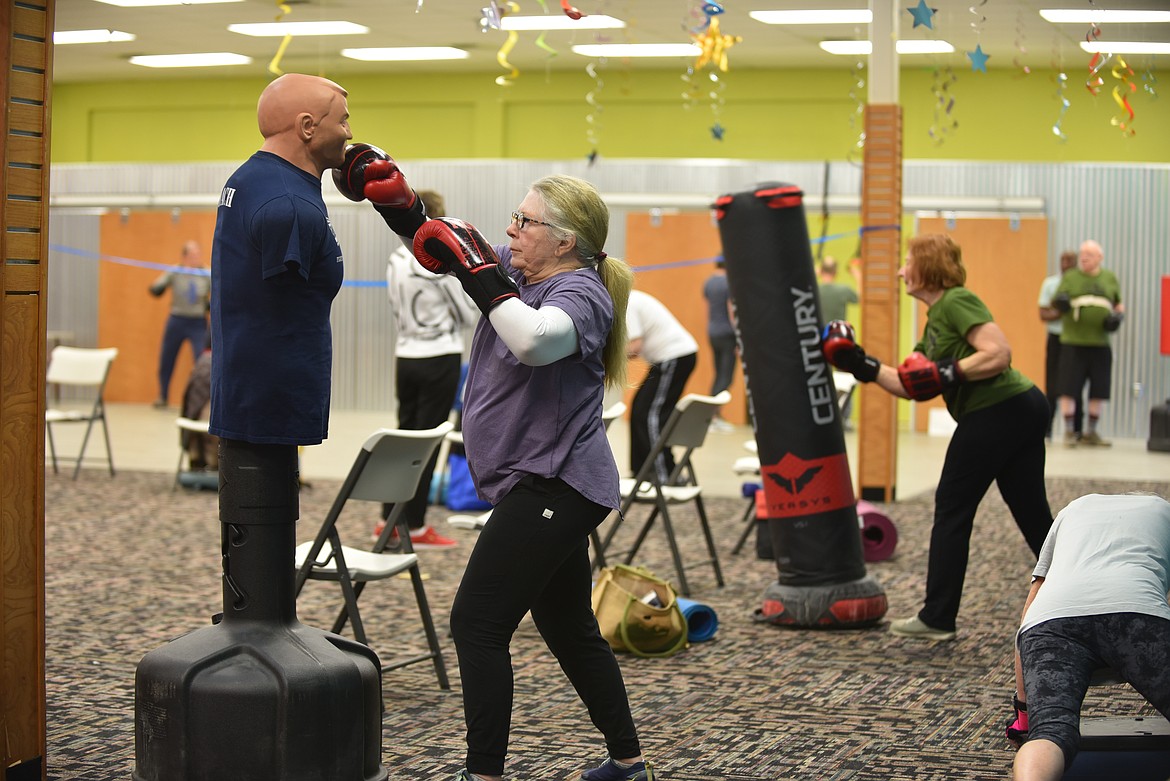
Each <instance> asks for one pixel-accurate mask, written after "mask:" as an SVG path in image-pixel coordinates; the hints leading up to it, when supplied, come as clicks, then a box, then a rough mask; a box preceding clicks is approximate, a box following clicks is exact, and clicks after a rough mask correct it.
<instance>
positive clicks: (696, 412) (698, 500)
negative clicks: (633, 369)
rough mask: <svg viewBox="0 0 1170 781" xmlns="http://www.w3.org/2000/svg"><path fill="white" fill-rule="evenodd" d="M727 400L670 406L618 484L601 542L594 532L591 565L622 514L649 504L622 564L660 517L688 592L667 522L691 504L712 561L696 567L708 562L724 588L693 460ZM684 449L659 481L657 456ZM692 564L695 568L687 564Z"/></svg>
mask: <svg viewBox="0 0 1170 781" xmlns="http://www.w3.org/2000/svg"><path fill="white" fill-rule="evenodd" d="M730 401H731V394H730V393H728V392H727V391H721V392H720V393H719V395H718V396H701V395H698V394H695V393H689V394H687V395H686V396H683V397H682V398H681V399H679V401H678V403H677V404H675V405H674V411H673V412H671V413H670V417H669V418H668V419H667V421H666V425H665V426H664V427H663V429H662V433H661V434H660V435H659V436H658V441H657V442H655V443H654V446H653V447H652V448H651V449H650V453H649V455H647V456H646V460H645V461H644V462H643V463H642V465H641V466H640V467H639V468H638V471H637V473H636V474H635V475H634V477H633V478H629V479H623V480H622V481H621V494H622V503H621V508H620V511H619V512H618V513H617V515H616V516H615V517H614V520H613V523H612V524H611V525H610V527H609V529H608V531H607V533H606V536H605V539H604V540H600V539H599V535H598V534H597V532H596V531H594V532H593V544H594V548H595V550H596V551H597V554H596V556H595V558H594V566H595V567H604V566H605V550H606V549H607V548H608V547H609V544H610V542H612V541H613V538H614V535H615V534H616V533H617V530H618V529H619V528H620V527H621V525H622V522H623V520H624V518H625V516H626V512H627V511H628V510H629V509H630V507H631V506H632V505H634V504H648V505H651V506H652V508H653V509H652V510H651V511H650V516H649V517H648V518H647V519H646V521H645V522H644V523H643V524H642V528H641V530H640V531H639V532H638V536H637V538H636V539H635V540H634V544H633V546H632V547H631V548H630V549H629V550H628V551H626V564H629V563H631V562H632V561H633V559H634V556H635V555H637V553H638V549H639V548H640V547H641V546H642V543H643V541H645V539H646V535H647V534H648V533H649V532H650V527H651V526H653V525H654V521H655V520H656V519H657V518H658V517H659V516H662V528H663V529H665V530H666V539H667V542H668V544H669V545H670V555H671V558H672V559H673V560H674V568H675V571H676V572H677V573H678V584H679V592H680V593H682V594H684V595H685V594H689V593H690V586H689V585H688V584H687V576H686V571H685V568H684V565H683V561H682V555H681V554H680V553H679V549H678V541H677V539H676V538H675V534H674V524H673V523H672V521H671V519H670V511H669V509H668V508H669V507H670V506H671V505H681V504H693V505H694V506H695V511H696V512H697V513H698V516H699V528H700V529H701V530H702V532H703V537H704V539H705V540H706V543H707V552H708V553H709V554H710V556H711V558H710V559H708V560H707V561H703V562H696V564H710V565H711V566H712V568H713V569H714V570H715V582H716V583H717V584H718V585H719V586H722V585H723V571H722V569H720V567H719V554H718V553H717V552H716V550H715V540H714V539H713V538H712V536H711V525H710V524H709V523H708V522H707V511H706V509H705V508H704V507H703V488H702V486H700V485H699V482H698V479H697V477H696V475H695V467H694V462H693V460H692V456H693V455H694V452H695V450H696V449H697V448H699V447H701V446H702V445H703V442H704V441H706V438H707V430H708V428H709V427H710V425H711V419H712V418H713V417H715V414H716V413H717V412H718V411H719V409H720V407H722V406H723V405H725V404H727V403H729V402H730ZM673 447H678V448H683V452H682V455H681V456H680V457H679V458H678V459H677V460H676V461H675V466H674V469H673V470H672V471H671V473H670V475H669V476H668V477H667V478H666V479H665V480H662V479H660V478H659V476H658V470H657V469H655V466H654V461H655V460H656V459H657V457H658V455H659V454H660V453H661V452H663V451H664V450H667V449H668V448H673ZM692 566H694V565H692Z"/></svg>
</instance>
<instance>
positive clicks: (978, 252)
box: [914, 215, 1048, 431]
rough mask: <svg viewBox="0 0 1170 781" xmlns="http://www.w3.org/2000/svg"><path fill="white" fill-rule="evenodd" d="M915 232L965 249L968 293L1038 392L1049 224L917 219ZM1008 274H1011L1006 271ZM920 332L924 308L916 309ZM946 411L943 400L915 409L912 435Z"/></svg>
mask: <svg viewBox="0 0 1170 781" xmlns="http://www.w3.org/2000/svg"><path fill="white" fill-rule="evenodd" d="M918 232H919V233H920V234H925V233H945V234H947V235H948V236H950V237H951V238H953V239H954V240H955V241H957V242H958V243H959V246H960V247H962V248H963V265H964V266H966V268H967V283H966V287H967V288H968V289H969V290H971V292H973V293H974V294H975V295H977V296H979V298H980V299H981V300H982V301H983V303H985V304H987V308H988V309H990V310H991V316H992V317H993V318H995V322H996V324H997V325H999V327H1000V328H1001V329H1003V332H1004V334H1005V335H1006V336H1007V340H1008V344H1010V345H1011V347H1012V366H1014V367H1015V368H1017V369H1019V370H1020V371H1021V372H1023V373H1024V374H1025V375H1027V377H1028V379H1030V380H1032V382H1034V383H1036V384H1037V385H1038V386H1040V387H1043V385H1044V350H1045V345H1046V343H1047V339H1048V332H1047V331H1046V330H1045V329H1044V324H1043V323H1042V322H1040V314H1039V306H1038V305H1037V303H1036V301H1037V299H1038V298H1039V297H1040V283H1041V282H1043V281H1044V277H1045V275H1046V274H1047V268H1048V220H1047V218H1045V217H1024V218H1020V219H1019V220H1018V221H1017V222H1016V224H1014V225H1013V220H1012V219H1011V218H1009V217H981V216H971V217H963V216H961V215H960V216H958V217H956V218H955V219H954V220H953V225H952V223H951V221H950V220H947V219H943V218H942V217H921V218H919V220H918ZM1009 269H1010V271H1008V270H1009ZM917 306H918V313H917V317H918V323H919V331H920V332H921V326H922V324H924V323H925V322H926V307H925V306H924V305H923V304H922V303H921V302H919V303H918V305H917ZM932 409H946V405H945V404H944V403H943V402H942V398H941V397H939V398H935V399H931V400H930V401H926V402H918V403H916V404H915V405H914V429H915V430H916V431H926V430H927V428H928V424H929V419H930V410H932Z"/></svg>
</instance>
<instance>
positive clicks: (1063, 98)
mask: <svg viewBox="0 0 1170 781" xmlns="http://www.w3.org/2000/svg"><path fill="white" fill-rule="evenodd" d="M1067 89H1068V74H1067V73H1065V72H1064V71H1063V70H1062V71H1060V72H1058V73H1057V74H1056V99H1057V100H1059V101H1060V115H1059V116H1057V118H1056V123H1055V124H1054V125H1053V126H1052V132H1053V133H1055V134H1056V137H1057V138H1059V139H1060V140H1061V141H1067V140H1068V136H1066V135H1065V134H1064V131H1063V130H1062V129H1061V127H1060V124H1061V123H1062V122H1064V115H1065V114H1066V113H1067V112H1068V107H1069V100H1068V95H1066V94H1065V92H1066V91H1067Z"/></svg>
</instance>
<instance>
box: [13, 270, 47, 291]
mask: <svg viewBox="0 0 1170 781" xmlns="http://www.w3.org/2000/svg"><path fill="white" fill-rule="evenodd" d="M44 289H45V288H44V266H42V265H41V264H40V263H11V264H6V265H5V266H4V291H5V292H6V293H41V292H43V291H44Z"/></svg>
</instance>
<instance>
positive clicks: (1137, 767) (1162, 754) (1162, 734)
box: [1063, 716, 1170, 781]
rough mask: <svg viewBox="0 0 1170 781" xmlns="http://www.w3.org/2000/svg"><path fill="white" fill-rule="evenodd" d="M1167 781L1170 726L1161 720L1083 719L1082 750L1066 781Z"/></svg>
mask: <svg viewBox="0 0 1170 781" xmlns="http://www.w3.org/2000/svg"><path fill="white" fill-rule="evenodd" d="M1103 778H1119V779H1120V778H1124V779H1125V781H1166V779H1167V778H1170V723H1167V722H1166V720H1165V719H1163V718H1162V717H1160V716H1152V717H1148V718H1143V717H1141V716H1135V717H1130V718H1092V719H1081V747H1080V751H1079V752H1078V753H1077V755H1076V758H1074V759H1073V763H1072V766H1071V767H1070V768H1069V769H1068V770H1067V771H1066V772H1065V774H1064V779H1063V781H1099V779H1103Z"/></svg>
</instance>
